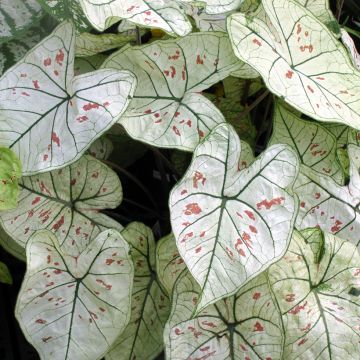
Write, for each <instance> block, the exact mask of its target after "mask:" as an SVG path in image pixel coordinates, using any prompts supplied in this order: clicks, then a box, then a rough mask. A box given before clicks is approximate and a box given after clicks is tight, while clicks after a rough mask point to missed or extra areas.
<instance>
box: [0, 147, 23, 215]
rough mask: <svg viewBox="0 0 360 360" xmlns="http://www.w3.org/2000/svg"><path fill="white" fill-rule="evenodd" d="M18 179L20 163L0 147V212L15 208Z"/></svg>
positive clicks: (19, 176) (13, 155)
mask: <svg viewBox="0 0 360 360" xmlns="http://www.w3.org/2000/svg"><path fill="white" fill-rule="evenodd" d="M20 178H21V162H20V161H19V159H18V158H17V157H16V155H15V154H14V153H13V152H12V151H11V150H10V149H7V148H4V147H1V146H0V210H8V209H12V208H15V207H16V206H17V200H18V195H19V184H18V180H19V179H20Z"/></svg>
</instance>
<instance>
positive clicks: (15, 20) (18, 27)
mask: <svg viewBox="0 0 360 360" xmlns="http://www.w3.org/2000/svg"><path fill="white" fill-rule="evenodd" d="M41 16H42V11H41V6H40V5H39V4H38V2H37V1H36V0H1V4H0V44H1V43H3V42H6V41H8V40H11V39H12V38H14V37H20V36H21V35H22V34H23V32H24V30H26V29H27V28H29V27H30V26H31V25H32V24H33V23H34V22H35V21H37V20H39V19H40V17H41Z"/></svg>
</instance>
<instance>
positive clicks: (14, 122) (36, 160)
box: [0, 22, 136, 175]
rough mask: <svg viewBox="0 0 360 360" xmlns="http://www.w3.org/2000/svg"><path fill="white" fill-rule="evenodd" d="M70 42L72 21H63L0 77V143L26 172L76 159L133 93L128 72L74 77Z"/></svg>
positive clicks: (122, 109)
mask: <svg viewBox="0 0 360 360" xmlns="http://www.w3.org/2000/svg"><path fill="white" fill-rule="evenodd" d="M74 40H75V36H74V29H73V26H72V25H71V23H68V22H66V23H63V24H61V25H60V26H59V27H57V28H56V29H55V30H54V32H53V33H52V34H51V35H50V36H49V37H47V38H46V39H45V40H43V41H42V42H41V43H40V44H39V45H38V46H36V47H35V48H34V49H32V50H31V51H30V52H29V53H27V55H26V56H25V58H24V59H23V60H22V61H20V62H19V63H17V64H16V65H15V66H14V67H12V68H11V69H9V70H8V71H7V72H6V73H5V74H4V75H3V76H2V77H1V78H0V143H1V144H3V145H5V146H7V147H9V148H11V149H12V150H13V151H14V152H15V153H16V154H17V155H18V157H19V159H20V161H21V162H22V164H23V174H24V175H31V174H33V173H35V172H40V171H47V170H53V169H56V168H59V167H63V166H65V165H67V164H69V163H71V162H73V161H75V160H76V159H78V158H79V157H80V156H81V154H82V153H83V152H84V151H85V150H86V149H87V148H88V147H89V146H90V143H91V142H92V141H93V140H95V139H96V138H98V137H99V136H100V135H101V134H102V133H103V132H105V131H106V130H107V129H108V128H110V127H111V125H113V124H114V123H115V122H116V121H117V120H118V119H119V117H120V116H121V114H122V113H123V112H124V111H125V109H126V107H127V105H128V103H129V97H131V95H132V94H133V92H134V88H135V82H136V80H135V78H134V76H133V75H132V74H130V73H129V72H127V71H120V72H119V71H115V70H101V71H96V72H93V73H89V74H85V75H82V76H78V77H75V78H74V77H73V66H74V42H75V41H74ZM34 144H35V146H33V145H34ZM29 149H31V151H29Z"/></svg>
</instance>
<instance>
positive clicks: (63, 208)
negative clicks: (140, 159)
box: [0, 155, 122, 258]
mask: <svg viewBox="0 0 360 360" xmlns="http://www.w3.org/2000/svg"><path fill="white" fill-rule="evenodd" d="M19 186H20V189H21V192H20V195H19V203H18V207H17V208H16V209H14V210H9V211H2V212H0V225H1V227H2V228H3V230H4V231H5V232H6V233H7V237H9V238H12V239H13V240H14V241H15V243H16V244H17V245H18V247H19V246H20V249H21V251H20V252H19V251H18V250H19V249H18V247H16V246H15V247H13V244H12V242H11V240H10V239H6V238H5V237H4V236H1V241H2V243H3V245H4V247H5V248H6V249H7V250H9V251H10V252H11V253H13V254H15V255H16V256H18V257H20V258H24V249H25V245H26V243H27V242H28V240H29V238H30V237H31V236H32V235H33V234H34V232H35V231H37V230H41V229H48V230H50V231H52V232H53V233H54V234H56V236H57V237H58V239H59V243H60V246H61V247H62V248H63V250H64V251H66V252H67V253H68V254H70V255H73V256H77V255H78V254H79V253H80V252H82V251H83V250H84V248H85V247H86V246H87V245H88V244H89V243H90V242H91V241H92V240H93V239H94V237H96V236H97V235H98V234H99V233H100V232H101V231H103V230H105V229H107V228H115V229H118V230H122V226H121V225H120V224H118V223H117V222H116V221H114V220H112V219H111V218H109V217H108V216H106V215H104V214H102V213H101V212H100V211H101V210H102V209H105V208H115V207H117V206H118V205H119V204H120V202H121V200H122V189H121V184H120V180H119V178H118V176H117V175H116V173H115V172H114V171H112V170H111V169H110V168H109V167H108V166H106V165H105V164H103V163H102V162H100V161H98V160H96V159H94V158H92V157H91V156H88V155H85V156H83V157H82V158H81V159H80V160H79V161H77V162H75V163H73V164H72V165H70V166H67V167H65V168H63V169H60V170H55V171H51V172H47V173H43V174H39V175H34V176H30V177H23V178H22V179H21V180H20V183H19Z"/></svg>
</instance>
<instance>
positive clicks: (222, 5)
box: [182, 0, 243, 14]
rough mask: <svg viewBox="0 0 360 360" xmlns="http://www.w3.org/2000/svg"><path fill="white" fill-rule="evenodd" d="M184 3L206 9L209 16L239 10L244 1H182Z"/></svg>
mask: <svg viewBox="0 0 360 360" xmlns="http://www.w3.org/2000/svg"><path fill="white" fill-rule="evenodd" d="M182 1H183V2H189V3H195V4H197V5H202V6H204V7H205V11H206V12H207V13H208V14H222V13H226V12H229V11H233V10H237V9H238V8H239V7H240V5H241V4H242V2H243V0H199V1H198V0H182Z"/></svg>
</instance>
